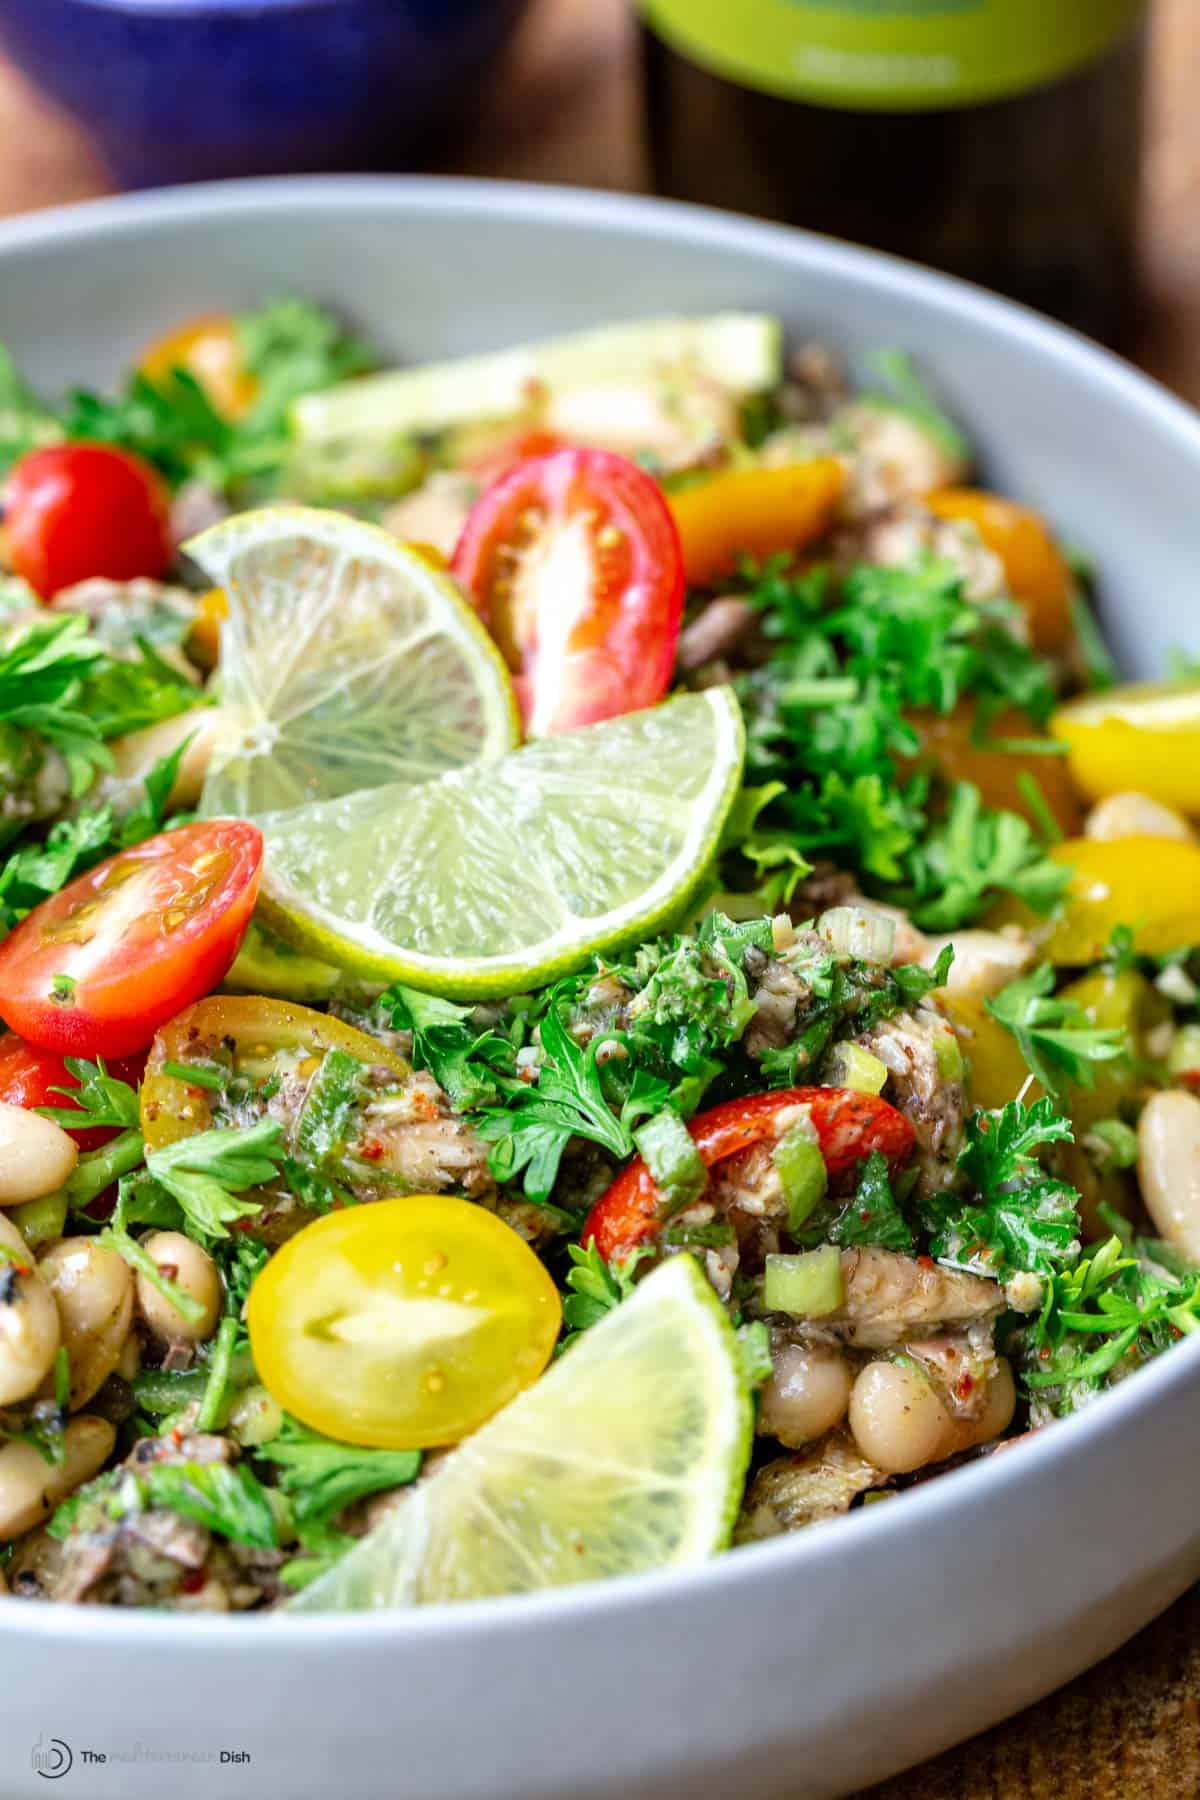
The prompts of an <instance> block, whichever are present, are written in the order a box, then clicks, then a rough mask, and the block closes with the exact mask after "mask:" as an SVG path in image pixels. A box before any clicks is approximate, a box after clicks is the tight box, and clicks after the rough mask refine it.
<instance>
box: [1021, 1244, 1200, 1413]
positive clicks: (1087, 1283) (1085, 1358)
mask: <svg viewBox="0 0 1200 1800" xmlns="http://www.w3.org/2000/svg"><path fill="white" fill-rule="evenodd" d="M1142 1242H1143V1243H1144V1240H1143V1241H1142ZM1141 1248H1142V1245H1141V1244H1138V1243H1135V1244H1134V1245H1133V1246H1131V1247H1130V1250H1129V1251H1127V1249H1126V1246H1125V1245H1124V1244H1123V1243H1122V1241H1121V1239H1120V1237H1118V1236H1115V1235H1114V1236H1113V1237H1111V1238H1109V1239H1108V1241H1107V1242H1106V1243H1104V1244H1101V1245H1099V1246H1098V1247H1097V1248H1095V1249H1093V1250H1092V1251H1091V1252H1090V1254H1089V1255H1088V1256H1087V1257H1085V1258H1083V1259H1081V1260H1080V1261H1079V1262H1078V1263H1077V1264H1076V1265H1075V1267H1074V1268H1071V1269H1067V1270H1064V1271H1061V1272H1059V1273H1058V1274H1056V1275H1055V1276H1054V1277H1053V1279H1052V1280H1051V1281H1050V1282H1049V1283H1048V1285H1047V1289H1046V1294H1045V1298H1044V1301H1043V1305H1042V1310H1041V1313H1040V1315H1039V1317H1038V1318H1037V1320H1036V1321H1035V1322H1034V1324H1033V1325H1032V1326H1029V1327H1026V1328H1025V1329H1024V1330H1023V1331H1021V1332H1019V1333H1018V1334H1016V1337H1015V1339H1014V1346H1013V1347H1014V1349H1015V1351H1016V1352H1017V1354H1018V1357H1019V1365H1020V1372H1021V1380H1022V1384H1023V1386H1024V1387H1025V1389H1026V1391H1027V1393H1028V1394H1029V1396H1030V1399H1031V1403H1032V1406H1031V1411H1032V1416H1033V1418H1034V1421H1035V1423H1040V1422H1042V1420H1043V1419H1044V1418H1045V1417H1046V1416H1061V1415H1063V1414H1066V1413H1070V1412H1072V1411H1074V1410H1075V1409H1076V1408H1077V1407H1078V1406H1080V1405H1083V1404H1085V1403H1086V1402H1087V1401H1088V1400H1089V1399H1090V1398H1091V1396H1092V1395H1093V1394H1094V1393H1095V1392H1096V1391H1097V1389H1099V1388H1101V1387H1103V1386H1105V1385H1106V1384H1107V1383H1108V1382H1109V1381H1111V1380H1114V1379H1119V1377H1120V1376H1121V1374H1122V1373H1124V1372H1127V1371H1128V1370H1129V1369H1130V1368H1134V1367H1137V1365H1138V1364H1139V1363H1141V1362H1144V1361H1145V1360H1146V1359H1147V1358H1148V1357H1151V1356H1154V1355H1157V1354H1158V1353H1159V1352H1161V1351H1162V1350H1165V1349H1167V1348H1169V1346H1170V1345H1171V1344H1172V1343H1174V1342H1176V1341H1177V1340H1178V1339H1179V1338H1180V1337H1183V1336H1188V1335H1191V1334H1192V1333H1194V1332H1196V1331H1200V1272H1198V1271H1196V1270H1187V1271H1180V1270H1178V1269H1172V1268H1168V1267H1167V1266H1165V1265H1164V1264H1163V1263H1162V1262H1161V1261H1159V1260H1158V1259H1157V1258H1156V1257H1155V1256H1153V1255H1149V1256H1147V1255H1145V1254H1138V1251H1139V1250H1140V1249H1141Z"/></svg>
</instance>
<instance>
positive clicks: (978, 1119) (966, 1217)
mask: <svg viewBox="0 0 1200 1800" xmlns="http://www.w3.org/2000/svg"><path fill="white" fill-rule="evenodd" d="M1071 1138H1072V1132H1071V1126H1070V1123H1069V1121H1068V1120H1066V1119H1064V1118H1063V1117H1062V1116H1061V1115H1060V1114H1059V1113H1058V1112H1057V1110H1056V1108H1055V1104H1054V1101H1053V1100H1051V1099H1049V1098H1046V1099H1042V1100H1036V1101H1035V1102H1034V1103H1033V1105H1032V1106H1024V1105H1022V1104H1021V1102H1020V1101H1018V1100H1013V1101H1010V1102H1009V1104H1008V1105H1007V1106H1005V1107H1004V1108H1003V1109H1002V1110H1001V1111H999V1112H977V1113H974V1114H972V1116H971V1117H970V1118H969V1119H968V1120H967V1122H966V1143H965V1144H964V1146H963V1148H962V1150H961V1151H960V1153H959V1158H958V1166H959V1169H960V1170H961V1171H962V1173H963V1175H964V1176H965V1177H966V1179H967V1181H968V1182H969V1184H970V1187H971V1189H972V1190H973V1192H974V1193H975V1194H976V1195H977V1196H978V1198H977V1199H976V1200H974V1201H970V1202H967V1203H965V1204H964V1202H963V1201H962V1199H961V1198H960V1197H959V1196H958V1195H956V1194H937V1195H934V1196H931V1197H929V1198H927V1199H926V1200H925V1201H923V1202H922V1204H921V1208H920V1211H921V1214H922V1223H923V1224H924V1226H925V1228H926V1230H927V1231H928V1232H929V1234H930V1251H931V1254H932V1255H933V1256H935V1257H936V1258H937V1260H938V1261H939V1262H944V1263H948V1264H950V1265H952V1266H953V1267H954V1268H959V1269H969V1270H972V1271H973V1272H974V1273H975V1274H978V1275H988V1276H992V1277H993V1278H994V1279H995V1280H997V1281H1007V1280H1008V1279H1009V1278H1010V1277H1011V1276H1013V1275H1015V1274H1017V1273H1021V1272H1024V1273H1028V1274H1032V1275H1038V1276H1043V1277H1045V1276H1053V1275H1054V1274H1056V1273H1057V1272H1059V1271H1061V1270H1063V1269H1067V1268H1069V1267H1070V1266H1071V1265H1072V1264H1073V1263H1074V1262H1075V1259H1076V1258H1077V1256H1078V1254H1079V1213H1078V1203H1079V1196H1078V1194H1077V1193H1076V1192H1075V1189H1074V1188H1073V1187H1071V1186H1069V1185H1068V1183H1067V1182H1065V1181H1060V1180H1058V1178H1057V1177H1056V1176H1053V1175H1048V1174H1047V1173H1046V1171H1045V1170H1044V1168H1043V1167H1042V1164H1041V1161H1040V1153H1041V1151H1042V1150H1043V1149H1044V1148H1045V1147H1046V1146H1047V1145H1052V1144H1058V1143H1069V1142H1070V1141H1071Z"/></svg>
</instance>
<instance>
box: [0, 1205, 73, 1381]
mask: <svg viewBox="0 0 1200 1800" xmlns="http://www.w3.org/2000/svg"><path fill="white" fill-rule="evenodd" d="M6 1252H7V1254H6ZM60 1341H61V1332H60V1328H59V1323H58V1308H57V1307H56V1306H55V1304H54V1295H53V1294H52V1293H51V1292H50V1289H49V1288H48V1287H47V1286H46V1283H45V1282H44V1281H43V1280H42V1279H41V1277H40V1276H39V1275H38V1274H37V1272H36V1270H35V1268H34V1263H33V1255H32V1253H31V1251H30V1250H29V1249H28V1247H27V1246H26V1243H25V1240H24V1238H23V1237H22V1236H21V1234H20V1232H19V1231H18V1230H17V1228H16V1226H15V1225H14V1224H13V1223H12V1221H11V1219H8V1218H6V1217H5V1215H4V1214H3V1213H0V1406H12V1405H13V1404H14V1403H15V1402H16V1401H18V1400H28V1399H29V1397H30V1396H31V1395H32V1394H36V1393H37V1391H38V1389H39V1388H40V1387H41V1385H42V1383H43V1381H44V1380H45V1379H46V1377H47V1375H48V1374H49V1373H50V1370H51V1367H52V1366H53V1363H54V1358H55V1356H56V1355H57V1353H58V1346H59V1343H60Z"/></svg>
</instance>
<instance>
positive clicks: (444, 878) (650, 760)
mask: <svg viewBox="0 0 1200 1800" xmlns="http://www.w3.org/2000/svg"><path fill="white" fill-rule="evenodd" d="M742 745H743V731H742V720H741V713H740V712H739V710H738V704H737V701H736V700H735V699H734V697H733V694H732V693H731V692H730V690H729V689H728V688H709V689H707V690H706V691H705V692H703V693H699V694H685V695H681V696H679V697H678V698H676V699H674V700H670V701H668V702H667V703H666V704H665V705H664V706H658V707H654V708H653V709H652V710H650V711H648V712H641V713H630V714H627V715H626V716H625V717H624V718H621V719H610V720H607V721H606V722H605V723H604V724H601V725H589V726H587V727H585V728H584V729H583V730H580V731H569V732H564V733H563V734H562V735H561V736H559V737H551V738H542V739H540V740H539V741H538V742H536V743H533V744H529V745H527V746H526V747H525V748H524V749H523V750H518V751H515V752H514V753H513V754H512V755H511V756H506V757H504V758H503V759H501V760H499V761H496V762H491V763H473V764H471V766H470V767H468V768H464V769H457V770H455V771H454V772H453V773H451V774H448V775H442V776H440V777H439V778H438V779H437V780H436V781H427V782H426V783H424V785H423V786H421V787H406V786H400V785H397V784H393V785H392V786H389V787H380V788H372V789H370V790H368V791H366V792H363V793H357V794H348V795H345V796H343V797H342V798H341V799H337V800H327V801H325V802H324V803H322V804H321V805H318V806H304V807H297V808H295V809H294V810H293V811H290V812H284V813H273V814H268V815H267V816H266V817H265V818H260V820H259V823H260V824H261V826H262V829H263V833H264V836H265V838H266V845H267V854H266V865H265V869H264V875H263V886H262V890H261V896H260V900H259V906H260V909H261V912H262V916H263V918H264V919H265V921H266V923H267V924H268V925H269V926H270V927H271V929H272V930H274V931H277V932H278V933H279V934H280V935H281V936H282V937H285V938H288V939H290V940H291V941H292V942H293V943H295V944H297V945H298V946H299V947H300V948H301V949H303V950H307V951H308V952H309V954H310V955H313V956H317V957H320V958H321V959H322V960H323V961H326V962H331V963H334V964H336V965H337V966H338V967H339V968H343V969H348V970H350V971H351V972H352V973H354V974H356V975H360V976H362V977H363V978H364V979H373V980H381V981H396V980H399V981H405V982H408V983H410V984H411V985H412V986H414V987H420V988H424V989H426V990H428V991H430V992H434V993H442V994H450V995H453V996H463V997H467V998H481V997H483V996H486V995H491V994H506V993H517V992H520V991H521V990H523V989H525V988H528V987H531V986H535V985H539V984H541V983H542V982H545V981H548V980H551V979H552V978H553V977H554V976H555V975H557V974H560V973H563V972H565V971H566V970H568V969H571V968H575V967H578V965H579V964H580V963H581V962H583V961H584V960H585V959H586V957H587V956H588V955H590V954H591V953H592V952H593V951H599V950H604V949H608V948H610V947H611V946H613V945H614V944H618V943H621V942H623V941H625V940H626V939H629V938H632V937H635V936H646V935H648V934H649V933H651V932H653V931H655V930H657V929H659V928H660V927H661V926H662V925H663V924H665V923H666V922H667V920H668V919H670V918H671V917H673V916H674V915H675V913H676V912H677V911H678V910H679V909H680V908H681V906H682V905H683V903H684V902H685V901H686V899H687V897H688V895H689V893H690V892H691V890H692V889H693V887H694V886H695V885H696V883H697V881H698V880H699V879H700V877H701V876H702V874H703V872H704V869H705V867H706V865H707V864H708V862H709V861H710V859H711V857H712V855H713V852H714V851H715V849H716V847H717V841H718V839H719V838H720V835H721V827H722V825H723V824H724V822H725V817H726V815H727V813H728V812H729V809H730V806H731V805H732V803H733V799H734V796H735V794H736V793H737V790H738V784H739V781H740V778H741V767H742Z"/></svg>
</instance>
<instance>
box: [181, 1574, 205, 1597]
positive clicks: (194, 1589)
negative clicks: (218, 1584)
mask: <svg viewBox="0 0 1200 1800" xmlns="http://www.w3.org/2000/svg"><path fill="white" fill-rule="evenodd" d="M207 1583H208V1576H207V1575H206V1574H205V1573H204V1570H203V1569H186V1570H185V1571H184V1574H183V1579H182V1580H181V1581H180V1583H179V1586H180V1590H181V1592H183V1593H185V1594H198V1593H199V1592H200V1589H201V1588H202V1587H205V1586H206V1585H207Z"/></svg>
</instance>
